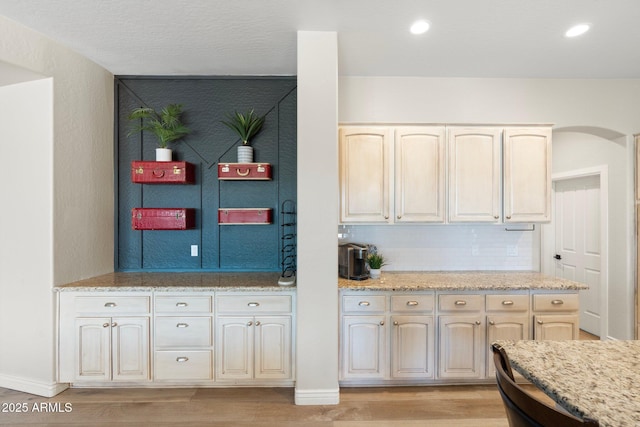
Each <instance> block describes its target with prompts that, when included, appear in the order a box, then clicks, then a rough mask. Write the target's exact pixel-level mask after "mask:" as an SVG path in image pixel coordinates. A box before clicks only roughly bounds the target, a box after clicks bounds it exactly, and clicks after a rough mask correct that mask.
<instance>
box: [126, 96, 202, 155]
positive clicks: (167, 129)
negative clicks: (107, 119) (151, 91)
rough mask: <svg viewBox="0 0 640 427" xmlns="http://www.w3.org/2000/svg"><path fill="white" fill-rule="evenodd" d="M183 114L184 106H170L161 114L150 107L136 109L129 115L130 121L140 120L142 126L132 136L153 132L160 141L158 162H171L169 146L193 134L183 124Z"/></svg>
mask: <svg viewBox="0 0 640 427" xmlns="http://www.w3.org/2000/svg"><path fill="white" fill-rule="evenodd" d="M182 112H183V111H182V104H169V105H167V106H166V107H164V108H163V109H162V110H160V112H157V111H156V110H154V109H153V108H149V107H140V108H136V109H135V110H133V111H132V112H131V114H129V120H140V124H139V125H138V126H136V127H135V128H134V129H133V130H132V131H131V132H130V134H132V133H134V132H140V131H148V132H151V133H152V134H153V135H155V137H156V138H157V139H158V148H156V161H158V162H170V161H171V158H172V152H171V149H169V148H167V145H168V144H169V143H170V142H174V141H177V140H179V139H181V138H183V137H185V136H187V135H189V134H190V133H191V130H190V129H189V128H188V127H186V126H185V125H184V124H183V123H182V120H181V118H182Z"/></svg>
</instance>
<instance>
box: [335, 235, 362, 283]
mask: <svg viewBox="0 0 640 427" xmlns="http://www.w3.org/2000/svg"><path fill="white" fill-rule="evenodd" d="M368 255H369V250H368V247H367V245H362V244H359V243H344V244H342V245H340V246H339V247H338V275H339V276H340V277H344V278H346V279H351V280H365V279H368V278H369V271H368V270H367V256H368Z"/></svg>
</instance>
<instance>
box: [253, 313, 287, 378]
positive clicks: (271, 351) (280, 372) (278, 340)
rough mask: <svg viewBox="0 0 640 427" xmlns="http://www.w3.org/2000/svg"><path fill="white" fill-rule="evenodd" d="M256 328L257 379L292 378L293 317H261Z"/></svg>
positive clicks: (256, 321) (256, 323) (255, 367)
mask: <svg viewBox="0 0 640 427" xmlns="http://www.w3.org/2000/svg"><path fill="white" fill-rule="evenodd" d="M254 326H255V366H254V369H255V378H257V379H289V378H291V352H292V348H291V316H261V317H256V318H255V320H254Z"/></svg>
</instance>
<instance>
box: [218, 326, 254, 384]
mask: <svg viewBox="0 0 640 427" xmlns="http://www.w3.org/2000/svg"><path fill="white" fill-rule="evenodd" d="M253 322H254V321H253V317H252V316H242V317H235V316H219V317H218V318H217V319H216V322H215V323H216V339H215V342H216V353H215V354H216V369H215V372H216V378H217V379H220V380H230V379H234V380H236V379H251V378H253V342H254V338H253V335H254V327H253Z"/></svg>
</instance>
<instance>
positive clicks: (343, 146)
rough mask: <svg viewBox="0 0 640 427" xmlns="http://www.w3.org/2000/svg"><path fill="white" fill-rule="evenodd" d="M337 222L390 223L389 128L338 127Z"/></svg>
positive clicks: (390, 136) (390, 135)
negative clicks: (338, 179)
mask: <svg viewBox="0 0 640 427" xmlns="http://www.w3.org/2000/svg"><path fill="white" fill-rule="evenodd" d="M339 132H340V138H339V139H340V164H339V168H340V221H341V222H344V223H349V222H353V223H361V222H365V223H389V222H391V221H392V220H391V215H392V214H393V213H392V212H391V210H390V200H391V199H390V197H391V193H390V183H389V179H390V170H391V169H390V168H391V164H390V162H391V158H392V157H391V156H392V152H391V147H392V131H391V129H390V128H388V127H375V126H367V127H359V126H345V127H341V128H340V131H339Z"/></svg>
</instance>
